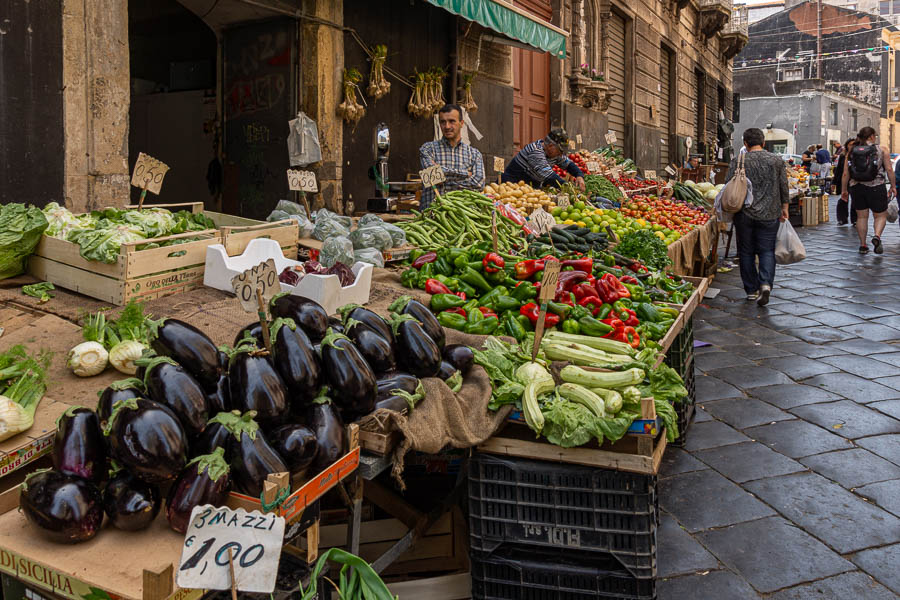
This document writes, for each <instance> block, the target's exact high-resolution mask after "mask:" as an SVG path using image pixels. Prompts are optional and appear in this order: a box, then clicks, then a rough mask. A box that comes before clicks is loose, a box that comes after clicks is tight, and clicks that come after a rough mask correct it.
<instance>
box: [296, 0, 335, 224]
mask: <svg viewBox="0 0 900 600" xmlns="http://www.w3.org/2000/svg"><path fill="white" fill-rule="evenodd" d="M303 12H304V13H305V14H307V15H309V16H313V17H317V18H319V19H322V20H324V21H328V22H330V23H335V24H337V25H343V23H344V7H343V2H341V1H339V0H338V1H333V0H303ZM301 24H302V29H301V33H300V60H301V66H300V79H301V82H302V83H301V86H302V89H301V90H300V107H301V110H303V112H305V113H306V114H307V115H309V117H310V118H312V119H314V120H315V122H316V124H317V125H318V127H319V143H320V144H321V146H322V162H321V163H319V165H318V166H316V167H315V169H314V170H315V171H316V175H317V176H318V179H319V190H320V191H321V194H320V195H319V197H320V198H321V201H319V202H323V203H324V205H325V207H326V208H327V209H328V210H331V211H334V212H337V213H341V214H343V213H344V212H345V204H344V198H343V196H344V194H343V186H342V183H341V182H342V179H343V169H342V162H343V143H344V124H343V121H342V120H341V119H340V117H338V116H337V106H338V104H340V102H341V94H342V88H341V81H342V72H343V69H344V35H345V34H344V32H343V31H341V30H340V29H338V28H336V27H333V26H331V25H326V24H324V23H321V22H315V21H310V20H301ZM315 208H318V207H315Z"/></svg>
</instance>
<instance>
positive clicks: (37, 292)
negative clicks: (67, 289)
mask: <svg viewBox="0 0 900 600" xmlns="http://www.w3.org/2000/svg"><path fill="white" fill-rule="evenodd" d="M55 289H56V288H55V287H53V284H52V283H49V282H47V281H42V282H41V283H32V284H31V285H23V286H22V293H23V294H25V295H26V296H31V297H32V298H39V299H40V301H41V304H43V303H44V302H47V301H49V300H50V298H53V294H51V293H50V291H51V290H55Z"/></svg>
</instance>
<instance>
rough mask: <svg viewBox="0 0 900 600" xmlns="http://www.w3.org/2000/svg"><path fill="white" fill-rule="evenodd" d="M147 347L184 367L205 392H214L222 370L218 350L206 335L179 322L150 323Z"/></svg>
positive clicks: (164, 320) (174, 320)
mask: <svg viewBox="0 0 900 600" xmlns="http://www.w3.org/2000/svg"><path fill="white" fill-rule="evenodd" d="M149 323H150V347H151V348H152V349H153V350H155V351H156V353H157V354H159V355H160V356H168V357H169V358H171V359H172V360H174V361H175V362H177V363H178V364H179V365H181V366H182V367H184V368H185V369H186V370H187V372H188V373H190V374H191V375H193V377H194V379H196V380H197V382H198V383H199V384H200V385H201V386H203V389H204V390H206V391H207V392H212V391H214V390H215V389H216V383H218V381H219V375H221V374H222V368H221V367H220V366H219V349H218V348H216V345H215V344H214V343H213V341H212V340H211V339H209V338H208V337H207V336H206V334H205V333H203V332H202V331H200V330H199V329H197V328H196V327H194V326H193V325H191V324H189V323H185V322H184V321H179V320H178V319H162V320H160V321H150V322H149Z"/></svg>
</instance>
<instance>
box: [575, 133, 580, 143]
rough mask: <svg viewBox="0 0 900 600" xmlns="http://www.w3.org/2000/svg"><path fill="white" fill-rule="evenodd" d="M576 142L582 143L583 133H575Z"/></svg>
mask: <svg viewBox="0 0 900 600" xmlns="http://www.w3.org/2000/svg"><path fill="white" fill-rule="evenodd" d="M575 143H576V144H580V143H581V134H580V133H576V134H575Z"/></svg>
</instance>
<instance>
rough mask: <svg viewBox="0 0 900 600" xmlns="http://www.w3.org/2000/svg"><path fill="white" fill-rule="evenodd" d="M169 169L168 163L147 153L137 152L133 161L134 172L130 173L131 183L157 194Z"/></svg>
mask: <svg viewBox="0 0 900 600" xmlns="http://www.w3.org/2000/svg"><path fill="white" fill-rule="evenodd" d="M168 170H169V165H167V164H166V163H164V162H162V161H160V160H157V159H155V158H153V157H152V156H150V155H149V154H144V153H143V152H141V153H140V154H138V159H137V162H136V163H134V172H133V173H132V174H131V185H133V186H134V187H136V188H141V189H142V190H147V191H148V192H153V193H154V194H156V195H157V196H158V195H159V190H160V188H161V187H162V182H163V178H164V177H165V176H166V172H167V171H168Z"/></svg>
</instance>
